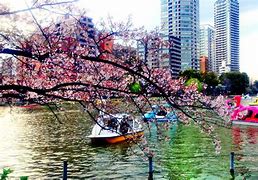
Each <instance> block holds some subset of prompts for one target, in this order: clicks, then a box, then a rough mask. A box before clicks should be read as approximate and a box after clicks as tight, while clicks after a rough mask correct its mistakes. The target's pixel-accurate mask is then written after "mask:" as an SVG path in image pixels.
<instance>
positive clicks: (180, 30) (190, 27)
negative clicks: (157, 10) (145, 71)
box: [161, 0, 199, 70]
mask: <svg viewBox="0 0 258 180" xmlns="http://www.w3.org/2000/svg"><path fill="white" fill-rule="evenodd" d="M161 27H162V28H163V31H162V33H163V34H164V35H167V36H168V35H170V36H171V35H172V36H175V37H178V38H180V39H181V70H185V69H189V68H192V69H199V52H198V39H199V38H198V36H199V0H161Z"/></svg>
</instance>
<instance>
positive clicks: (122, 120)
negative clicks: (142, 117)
mask: <svg viewBox="0 0 258 180" xmlns="http://www.w3.org/2000/svg"><path fill="white" fill-rule="evenodd" d="M141 136H143V128H142V125H141V124H140V122H139V121H138V120H137V119H135V118H133V117H132V116H131V115H129V114H125V113H121V114H110V115H101V116H100V117H99V118H98V119H97V122H96V124H95V125H94V126H93V129H92V132H91V135H90V136H88V137H89V138H90V139H91V141H92V143H111V144H114V143H119V142H122V141H125V140H130V139H135V138H139V137H141Z"/></svg>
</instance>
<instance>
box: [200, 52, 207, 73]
mask: <svg viewBox="0 0 258 180" xmlns="http://www.w3.org/2000/svg"><path fill="white" fill-rule="evenodd" d="M208 62H209V61H208V57H207V56H201V57H200V71H201V72H202V73H206V72H208V71H209V64H208Z"/></svg>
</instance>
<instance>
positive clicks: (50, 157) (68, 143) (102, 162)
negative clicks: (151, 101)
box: [0, 107, 258, 179]
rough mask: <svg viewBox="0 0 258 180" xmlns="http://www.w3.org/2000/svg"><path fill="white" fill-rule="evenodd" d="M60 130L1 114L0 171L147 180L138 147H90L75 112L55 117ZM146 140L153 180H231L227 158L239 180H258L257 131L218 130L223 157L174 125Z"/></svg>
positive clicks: (48, 117)
mask: <svg viewBox="0 0 258 180" xmlns="http://www.w3.org/2000/svg"><path fill="white" fill-rule="evenodd" d="M59 117H60V119H61V120H62V122H63V124H60V123H58V122H57V121H56V120H55V118H54V116H53V114H51V113H50V112H47V111H44V112H43V111H32V112H28V111H24V110H21V109H13V110H12V111H11V112H10V109H9V108H4V107H2V108H1V109H0V132H1V133H0V169H2V168H4V167H9V168H11V169H13V170H14V172H13V173H11V175H10V177H11V179H18V177H19V176H29V179H60V178H62V165H63V161H64V160H67V161H68V177H69V179H147V177H148V161H147V159H146V158H145V157H144V156H142V152H141V151H140V150H139V148H138V146H137V145H128V144H127V143H123V144H118V145H112V146H102V147H100V146H97V147H96V146H92V145H91V144H90V141H89V139H88V138H87V135H89V133H90V130H91V127H92V122H91V121H90V120H89V119H87V118H86V116H85V115H84V114H82V113H80V112H79V111H76V110H71V111H68V112H66V113H65V114H64V113H59ZM151 129H152V131H151V137H149V133H146V136H147V137H148V141H149V143H150V146H151V149H152V150H154V153H155V156H154V169H155V172H154V178H155V179H230V174H229V154H230V152H231V151H234V152H235V153H236V158H235V162H236V164H235V165H236V175H237V177H239V179H243V178H242V177H243V176H246V177H247V179H257V178H258V168H257V164H258V156H257V155H258V143H257V142H258V139H257V136H258V129H257V128H254V127H234V128H233V129H232V130H231V129H224V128H220V129H218V132H217V133H218V134H219V136H220V139H221V141H222V152H221V154H219V155H217V154H216V153H215V149H214V146H213V144H212V139H211V138H210V137H208V136H207V135H205V134H202V133H200V131H199V129H198V128H196V127H193V126H188V127H185V126H181V125H174V126H172V128H171V129H170V130H169V131H166V132H164V134H163V135H157V134H156V127H155V126H153V127H152V128H151Z"/></svg>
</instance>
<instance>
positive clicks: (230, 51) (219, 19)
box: [214, 0, 239, 74]
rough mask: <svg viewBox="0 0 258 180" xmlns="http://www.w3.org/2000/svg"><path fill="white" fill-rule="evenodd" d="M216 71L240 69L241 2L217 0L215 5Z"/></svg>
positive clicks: (236, 0)
mask: <svg viewBox="0 0 258 180" xmlns="http://www.w3.org/2000/svg"><path fill="white" fill-rule="evenodd" d="M214 24H215V31H216V32H215V46H216V72H217V73H219V74H221V73H224V72H230V71H239V3H238V0H217V1H216V2H215V5H214Z"/></svg>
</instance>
